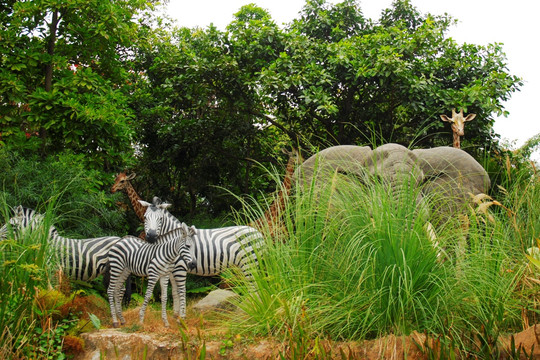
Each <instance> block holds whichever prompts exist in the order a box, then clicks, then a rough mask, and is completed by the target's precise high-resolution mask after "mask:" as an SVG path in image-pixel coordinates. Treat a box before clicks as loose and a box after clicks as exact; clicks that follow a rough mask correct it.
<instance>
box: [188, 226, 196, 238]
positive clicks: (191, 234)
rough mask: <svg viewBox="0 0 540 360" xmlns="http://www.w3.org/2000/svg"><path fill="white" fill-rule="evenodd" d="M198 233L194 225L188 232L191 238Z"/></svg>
mask: <svg viewBox="0 0 540 360" xmlns="http://www.w3.org/2000/svg"><path fill="white" fill-rule="evenodd" d="M196 232H197V229H196V228H195V226H194V225H191V226H190V227H189V231H188V234H189V236H193V235H195V233H196Z"/></svg>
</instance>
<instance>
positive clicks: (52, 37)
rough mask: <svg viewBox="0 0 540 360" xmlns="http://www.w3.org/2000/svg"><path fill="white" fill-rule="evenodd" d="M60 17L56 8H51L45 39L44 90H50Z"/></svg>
mask: <svg viewBox="0 0 540 360" xmlns="http://www.w3.org/2000/svg"><path fill="white" fill-rule="evenodd" d="M59 22H60V18H59V16H58V10H53V14H52V20H51V23H50V24H49V40H48V41H47V54H48V55H49V56H50V60H49V62H48V63H47V64H46V65H45V91H47V92H49V91H51V90H52V78H53V67H54V62H53V56H54V48H55V45H56V32H57V31H58V23H59Z"/></svg>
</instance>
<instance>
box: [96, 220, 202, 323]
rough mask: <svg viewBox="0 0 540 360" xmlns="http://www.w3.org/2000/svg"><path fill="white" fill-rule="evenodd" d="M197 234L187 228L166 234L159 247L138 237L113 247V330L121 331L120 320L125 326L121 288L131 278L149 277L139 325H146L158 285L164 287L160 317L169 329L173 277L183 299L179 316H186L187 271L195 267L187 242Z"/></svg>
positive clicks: (110, 257) (111, 285) (111, 282)
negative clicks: (150, 303)
mask: <svg viewBox="0 0 540 360" xmlns="http://www.w3.org/2000/svg"><path fill="white" fill-rule="evenodd" d="M194 234H195V228H194V227H187V225H186V226H184V227H182V228H179V229H176V230H174V231H171V232H169V233H167V234H166V236H164V237H163V239H160V241H159V242H158V243H156V244H149V243H147V242H145V241H143V240H141V239H139V238H137V237H134V236H126V237H124V238H122V240H120V241H119V242H118V243H116V244H115V246H113V247H112V248H111V249H110V251H109V263H110V268H111V280H110V285H109V289H108V291H107V294H108V296H109V303H110V307H111V315H112V319H113V326H114V327H118V320H117V316H118V318H119V319H120V323H121V324H122V325H124V324H125V322H126V321H125V319H124V317H123V315H122V305H121V303H120V294H121V288H122V285H123V283H124V281H125V280H126V279H127V277H128V276H129V275H130V274H135V275H137V276H148V288H147V290H146V294H145V297H144V303H143V305H142V307H141V310H140V312H139V320H140V323H141V324H142V323H143V320H144V314H145V310H146V306H147V305H148V301H149V300H150V297H151V296H152V291H153V290H154V286H155V285H156V283H157V281H158V280H160V284H161V317H162V319H163V323H164V324H165V326H166V327H168V326H169V322H168V320H167V285H168V280H169V277H171V281H172V277H173V276H174V281H175V283H176V286H173V292H174V290H175V288H176V289H177V292H178V294H177V295H178V296H179V297H180V314H179V315H180V316H181V317H185V313H186V284H185V281H186V274H187V269H188V268H192V267H194V266H196V264H195V262H194V260H193V259H192V258H191V255H190V251H189V244H191V243H192V241H191V240H190V241H186V240H187V238H188V237H189V238H190V237H191V236H193V235H194Z"/></svg>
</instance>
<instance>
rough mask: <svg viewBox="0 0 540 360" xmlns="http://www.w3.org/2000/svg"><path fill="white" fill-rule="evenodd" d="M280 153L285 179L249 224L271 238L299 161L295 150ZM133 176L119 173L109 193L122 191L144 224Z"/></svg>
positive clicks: (297, 152) (274, 232) (298, 155)
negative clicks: (285, 159)
mask: <svg viewBox="0 0 540 360" xmlns="http://www.w3.org/2000/svg"><path fill="white" fill-rule="evenodd" d="M282 151H283V152H284V153H285V154H288V155H289V161H288V162H287V167H286V169H285V177H284V178H283V183H282V185H281V189H280V191H279V193H278V195H277V197H276V200H275V201H274V202H273V203H272V205H270V207H269V208H268V210H266V212H265V213H264V214H263V215H262V216H261V217H260V218H259V219H257V220H255V221H253V222H251V223H250V224H249V225H250V226H253V227H255V228H257V229H258V230H262V229H264V228H265V227H268V228H269V229H270V235H272V236H273V235H277V233H278V230H283V229H276V228H275V223H274V222H275V221H276V219H277V218H278V217H279V215H280V213H281V211H282V210H283V209H284V207H285V199H286V196H287V195H289V192H290V190H291V186H292V177H293V174H294V169H295V165H296V163H298V162H299V161H300V159H301V157H300V153H299V151H298V150H297V149H295V148H293V149H292V151H287V150H285V149H283V150H282ZM135 176H136V174H135V173H133V174H130V175H127V174H126V172H121V173H120V174H118V176H117V177H116V180H115V182H114V184H113V186H112V187H111V192H112V193H115V192H117V191H124V192H125V193H126V194H127V196H128V197H129V200H130V202H131V205H132V206H133V210H135V214H137V217H138V218H139V219H140V220H141V221H142V222H144V213H145V211H146V208H145V207H144V206H142V205H141V204H140V202H139V200H142V199H141V197H140V196H139V194H137V191H135V189H134V188H133V185H131V182H130V181H131V180H133V179H134V178H135ZM144 235H145V234H144V232H142V233H141V234H140V235H139V237H140V238H142V239H144Z"/></svg>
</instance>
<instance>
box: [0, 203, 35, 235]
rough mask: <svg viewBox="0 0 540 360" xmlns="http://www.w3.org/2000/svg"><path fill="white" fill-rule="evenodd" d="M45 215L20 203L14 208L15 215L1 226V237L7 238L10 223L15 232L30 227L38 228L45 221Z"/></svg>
mask: <svg viewBox="0 0 540 360" xmlns="http://www.w3.org/2000/svg"><path fill="white" fill-rule="evenodd" d="M43 218H44V216H43V215H41V214H38V213H36V212H35V211H34V210H32V209H29V208H25V207H23V206H22V205H19V206H17V207H15V208H13V216H12V217H11V218H10V219H9V220H8V221H7V223H6V224H5V225H4V226H2V228H0V239H5V238H6V237H7V234H8V224H9V226H10V227H11V228H12V230H13V232H19V231H24V230H25V229H28V228H30V229H31V230H33V229H35V228H37V227H38V226H39V225H40V224H41V222H42V221H43Z"/></svg>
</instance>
